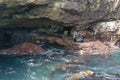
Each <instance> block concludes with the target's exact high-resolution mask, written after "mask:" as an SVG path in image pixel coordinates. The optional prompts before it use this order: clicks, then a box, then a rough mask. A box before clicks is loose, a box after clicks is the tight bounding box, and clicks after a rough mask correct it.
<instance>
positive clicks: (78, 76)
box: [68, 70, 94, 80]
mask: <svg viewBox="0 0 120 80" xmlns="http://www.w3.org/2000/svg"><path fill="white" fill-rule="evenodd" d="M92 75H94V72H93V71H91V70H85V71H81V72H78V73H73V74H72V75H71V76H70V77H68V80H79V79H83V78H85V77H88V76H92Z"/></svg>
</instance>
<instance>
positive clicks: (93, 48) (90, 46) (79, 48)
mask: <svg viewBox="0 0 120 80" xmlns="http://www.w3.org/2000/svg"><path fill="white" fill-rule="evenodd" d="M116 49H119V48H118V47H117V46H115V45H114V43H113V42H105V43H103V42H101V41H89V42H85V43H74V45H73V50H69V52H72V53H78V54H80V55H84V54H85V55H86V54H87V55H95V54H101V55H111V54H113V53H114V51H115V50H116Z"/></svg>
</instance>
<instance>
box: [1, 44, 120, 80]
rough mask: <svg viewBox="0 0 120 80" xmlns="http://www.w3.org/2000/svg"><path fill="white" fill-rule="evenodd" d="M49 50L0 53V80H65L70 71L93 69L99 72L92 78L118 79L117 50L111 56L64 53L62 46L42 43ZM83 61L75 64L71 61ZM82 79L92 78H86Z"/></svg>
mask: <svg viewBox="0 0 120 80" xmlns="http://www.w3.org/2000/svg"><path fill="white" fill-rule="evenodd" d="M45 49H46V50H48V52H46V53H45V54H44V55H39V56H38V55H37V56H17V57H15V56H14V57H13V56H2V55H1V56H0V80H67V77H68V76H69V75H70V74H71V73H73V72H79V71H82V70H87V69H89V70H92V71H94V72H96V73H98V74H101V76H102V78H100V75H99V76H97V78H96V79H94V80H120V78H119V77H114V76H113V75H115V74H117V75H119V74H120V51H116V53H115V54H114V55H112V56H106V57H104V56H99V55H97V56H88V57H85V56H78V55H64V54H65V51H64V49H62V48H61V47H57V48H55V47H54V46H47V47H45ZM75 60H77V61H81V62H82V63H79V64H74V63H72V62H73V61H75ZM70 62H71V63H72V65H71V66H70V67H69V68H67V69H65V70H61V69H58V66H59V65H61V64H63V63H70ZM85 80H93V79H92V78H91V79H90V78H89V79H87V78H86V79H85Z"/></svg>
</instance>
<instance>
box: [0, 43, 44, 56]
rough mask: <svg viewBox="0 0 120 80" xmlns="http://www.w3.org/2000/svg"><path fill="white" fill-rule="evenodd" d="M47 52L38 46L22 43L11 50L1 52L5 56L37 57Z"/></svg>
mask: <svg viewBox="0 0 120 80" xmlns="http://www.w3.org/2000/svg"><path fill="white" fill-rule="evenodd" d="M43 52H45V50H44V49H43V48H41V47H39V46H38V45H35V44H32V43H21V44H18V45H15V46H13V47H11V48H9V49H6V50H1V51H0V54H3V55H36V54H41V53H43Z"/></svg>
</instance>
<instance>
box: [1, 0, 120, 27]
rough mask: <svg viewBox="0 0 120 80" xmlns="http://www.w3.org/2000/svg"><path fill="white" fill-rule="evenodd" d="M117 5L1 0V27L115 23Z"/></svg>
mask: <svg viewBox="0 0 120 80" xmlns="http://www.w3.org/2000/svg"><path fill="white" fill-rule="evenodd" d="M119 5H120V1H119V0H0V11H1V12H0V15H1V16H0V27H36V26H37V27H38V26H41V25H43V26H45V25H62V26H81V25H84V24H85V25H86V24H89V23H90V24H91V23H96V22H99V21H102V20H111V19H112V20H114V19H119V18H120V15H119V11H120V8H119ZM61 23H62V24H61ZM82 27H85V26H82Z"/></svg>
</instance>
